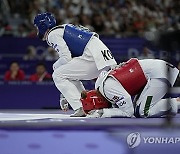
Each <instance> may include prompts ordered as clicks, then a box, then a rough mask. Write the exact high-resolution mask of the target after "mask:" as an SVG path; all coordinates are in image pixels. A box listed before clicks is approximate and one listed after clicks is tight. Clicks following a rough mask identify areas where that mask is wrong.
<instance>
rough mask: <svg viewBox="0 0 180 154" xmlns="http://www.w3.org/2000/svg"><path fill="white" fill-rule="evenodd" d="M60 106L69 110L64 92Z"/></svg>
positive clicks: (64, 109)
mask: <svg viewBox="0 0 180 154" xmlns="http://www.w3.org/2000/svg"><path fill="white" fill-rule="evenodd" d="M60 106H61V109H62V110H63V111H67V110H69V106H68V101H67V100H66V98H65V97H64V96H63V95H62V94H61V96H60Z"/></svg>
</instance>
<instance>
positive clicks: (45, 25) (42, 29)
mask: <svg viewBox="0 0 180 154" xmlns="http://www.w3.org/2000/svg"><path fill="white" fill-rule="evenodd" d="M34 25H35V26H36V27H37V28H38V31H39V32H38V37H39V38H40V39H42V38H43V37H44V34H45V33H46V31H47V30H48V29H51V28H53V27H54V26H56V20H55V18H54V16H53V15H52V14H51V13H49V12H47V13H40V14H38V15H37V16H36V17H35V18H34Z"/></svg>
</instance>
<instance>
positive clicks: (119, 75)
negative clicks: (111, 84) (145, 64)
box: [109, 58, 147, 96]
mask: <svg viewBox="0 0 180 154" xmlns="http://www.w3.org/2000/svg"><path fill="white" fill-rule="evenodd" d="M109 75H111V76H113V77H115V78H116V79H117V80H118V81H119V82H120V83H121V84H122V86H123V87H124V89H125V90H126V91H127V92H128V93H129V94H130V95H131V96H134V95H137V94H138V93H139V92H141V90H142V89H143V88H144V86H145V85H146V83H147V79H146V77H145V75H144V72H143V70H142V68H141V66H140V64H139V62H138V60H137V59H135V58H132V59H130V60H129V61H127V62H126V63H125V65H123V66H121V67H119V68H117V69H115V70H113V71H111V72H110V74H109Z"/></svg>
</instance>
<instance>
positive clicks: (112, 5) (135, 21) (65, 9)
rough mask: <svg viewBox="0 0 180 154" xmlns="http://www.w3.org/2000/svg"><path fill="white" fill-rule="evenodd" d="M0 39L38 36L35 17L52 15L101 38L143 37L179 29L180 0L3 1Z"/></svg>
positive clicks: (1, 5) (58, 20) (0, 13)
mask: <svg viewBox="0 0 180 154" xmlns="http://www.w3.org/2000/svg"><path fill="white" fill-rule="evenodd" d="M0 3H1V4H0V7H1V8H0V10H1V11H0V36H4V35H11V36H15V37H35V34H36V30H35V28H34V26H33V19H34V16H35V15H36V14H38V13H41V12H46V11H48V12H51V13H53V14H54V16H55V17H56V19H57V24H64V23H72V24H77V25H78V24H80V25H83V26H86V27H88V28H89V29H91V30H92V31H96V32H98V33H99V34H102V35H114V34H116V35H118V36H120V37H122V36H132V35H140V36H144V35H145V33H146V32H155V31H163V30H177V29H180V12H179V8H180V1H179V0H21V1H19V0H3V1H0Z"/></svg>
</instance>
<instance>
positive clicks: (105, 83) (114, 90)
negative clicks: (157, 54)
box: [95, 59, 179, 117]
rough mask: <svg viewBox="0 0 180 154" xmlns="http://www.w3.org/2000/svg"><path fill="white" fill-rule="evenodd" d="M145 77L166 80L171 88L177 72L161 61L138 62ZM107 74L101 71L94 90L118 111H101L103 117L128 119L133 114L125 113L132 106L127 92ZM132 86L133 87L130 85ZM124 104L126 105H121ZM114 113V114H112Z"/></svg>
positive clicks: (131, 109)
mask: <svg viewBox="0 0 180 154" xmlns="http://www.w3.org/2000/svg"><path fill="white" fill-rule="evenodd" d="M138 61H139V63H140V65H141V67H142V69H143V71H144V74H145V76H146V77H147V78H148V79H150V78H151V79H152V78H159V79H160V78H161V79H163V78H164V79H167V81H169V82H170V84H171V86H173V85H174V82H175V80H176V78H177V75H178V73H179V70H178V69H177V68H175V67H174V66H173V65H171V64H169V63H167V62H165V61H163V60H155V59H146V60H138ZM168 67H169V75H167V73H166V72H167V68H168ZM108 74H109V72H105V71H103V72H102V73H101V74H100V75H99V77H98V79H97V81H96V83H95V88H96V89H97V88H98V89H99V91H100V92H101V94H102V95H103V96H104V97H105V98H106V99H108V101H110V102H111V103H112V104H113V107H118V108H120V110H117V108H116V109H103V110H104V115H103V116H104V117H109V116H112V115H114V116H127V117H130V116H132V115H133V113H131V114H129V113H127V111H128V112H129V111H130V112H131V111H133V104H132V100H131V96H130V95H129V94H128V92H127V91H126V90H125V89H124V88H123V86H122V85H121V83H120V82H119V81H117V80H115V79H114V78H113V77H108V78H107V76H108ZM132 86H133V85H132ZM123 103H126V105H123ZM113 112H115V113H113Z"/></svg>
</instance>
